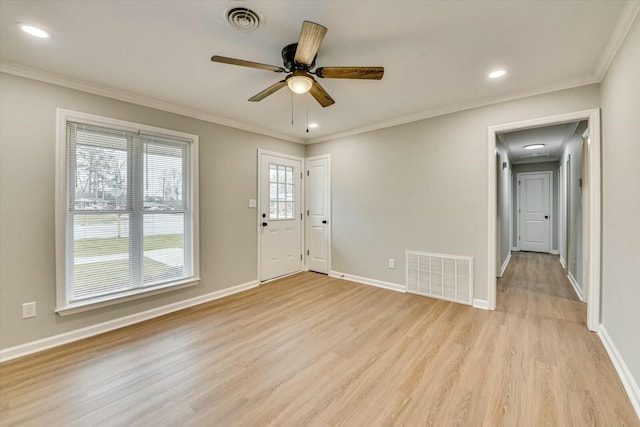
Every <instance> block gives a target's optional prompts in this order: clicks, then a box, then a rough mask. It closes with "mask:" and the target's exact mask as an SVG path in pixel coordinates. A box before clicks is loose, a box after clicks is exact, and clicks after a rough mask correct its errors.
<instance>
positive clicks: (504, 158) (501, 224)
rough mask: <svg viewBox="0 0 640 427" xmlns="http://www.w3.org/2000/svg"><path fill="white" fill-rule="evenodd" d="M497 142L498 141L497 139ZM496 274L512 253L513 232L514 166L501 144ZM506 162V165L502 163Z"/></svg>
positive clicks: (498, 169)
mask: <svg viewBox="0 0 640 427" xmlns="http://www.w3.org/2000/svg"><path fill="white" fill-rule="evenodd" d="M496 142H497V141H496ZM496 151H497V153H496V174H497V176H496V185H497V193H496V205H497V206H496V213H497V216H498V217H497V219H496V234H497V235H496V263H497V265H496V272H497V273H496V274H498V275H499V274H500V268H501V267H502V265H503V264H504V262H505V261H506V259H507V257H508V256H509V254H510V253H511V241H510V237H511V234H510V233H509V226H510V225H511V196H510V194H509V193H510V192H511V188H512V184H511V182H510V181H511V172H512V166H511V163H510V161H509V156H508V154H507V151H506V150H505V149H504V148H503V147H502V146H501V145H496ZM503 163H506V167H504V168H503V167H502V164H503Z"/></svg>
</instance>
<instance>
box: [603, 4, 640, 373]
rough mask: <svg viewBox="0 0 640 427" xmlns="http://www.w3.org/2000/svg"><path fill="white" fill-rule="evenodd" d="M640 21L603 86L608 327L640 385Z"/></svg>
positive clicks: (605, 313) (605, 311)
mask: <svg viewBox="0 0 640 427" xmlns="http://www.w3.org/2000/svg"><path fill="white" fill-rule="evenodd" d="M639 160H640V18H638V17H636V20H635V22H634V24H633V26H632V27H631V30H630V31H629V33H628V35H627V37H626V39H625V41H624V42H623V44H622V46H621V47H620V50H619V51H618V54H617V55H616V57H615V59H614V60H613V63H612V64H611V67H610V68H609V71H608V72H607V74H606V76H605V78H604V80H603V82H602V174H603V176H602V197H603V199H602V201H603V203H602V254H603V260H602V284H603V288H602V303H603V305H602V324H603V325H604V327H605V328H606V330H607V332H608V333H609V335H610V336H611V338H612V340H613V342H614V343H615V345H616V347H617V348H618V351H619V352H620V355H621V356H622V358H623V359H624V360H625V362H626V364H627V366H628V368H629V370H630V372H631V374H632V375H633V377H634V379H635V382H636V384H640V338H639V337H640V333H639V332H638V331H640V310H639V309H638V304H639V303H640V222H639V218H640V190H639V189H640V165H639V164H638V162H639Z"/></svg>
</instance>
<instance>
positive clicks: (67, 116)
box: [54, 108, 200, 316]
mask: <svg viewBox="0 0 640 427" xmlns="http://www.w3.org/2000/svg"><path fill="white" fill-rule="evenodd" d="M68 121H78V122H81V123H89V124H96V125H99V126H109V127H113V128H116V129H122V130H130V131H136V132H138V131H144V132H148V133H150V134H158V135H164V136H173V137H176V138H181V139H186V140H189V141H191V143H190V144H191V147H190V149H189V154H190V155H189V165H188V171H187V178H188V179H189V183H190V185H189V190H190V193H189V195H188V196H187V203H188V204H189V205H190V206H189V210H190V211H191V236H190V241H191V259H192V261H193V271H192V276H191V277H187V278H183V279H180V280H177V281H173V282H170V283H164V284H161V285H157V286H150V287H146V288H145V287H137V288H133V289H130V290H127V291H124V292H119V293H117V294H112V295H105V296H102V297H97V298H91V299H88V300H83V301H78V302H75V303H69V302H68V290H69V289H68V287H67V277H66V272H67V262H68V261H69V260H68V259H67V253H66V239H67V205H66V203H67V200H68V197H67V191H68V188H67V177H68V173H69V171H68V170H67V164H66V151H67V143H66V141H67V131H66V129H67V122H68ZM198 152H199V136H198V135H194V134H190V133H185V132H180V131H175V130H172V129H164V128H159V127H156V126H149V125H144V124H140V123H134V122H129V121H125V120H118V119H113V118H111V117H104V116H98V115H95V114H88V113H82V112H78V111H72V110H66V109H63V108H58V109H56V154H55V162H56V164H55V189H54V191H55V202H54V203H55V205H54V209H55V210H54V218H55V220H54V224H55V266H56V273H55V277H56V307H55V310H54V311H55V312H56V313H58V314H59V315H61V316H65V315H69V314H74V313H79V312H83V311H88V310H93V309H96V308H100V307H105V306H108V305H113V304H119V303H122V302H125V301H130V300H134V299H138V298H142V297H145V296H150V295H155V294H159V293H163V292H169V291H172V290H177V289H182V288H185V287H188V286H194V285H197V284H198V282H199V281H200V243H199V234H200V229H199V209H200V208H199V194H200V191H199V175H198V173H199V171H198V163H199V160H198ZM185 218H186V214H185ZM185 223H186V220H185Z"/></svg>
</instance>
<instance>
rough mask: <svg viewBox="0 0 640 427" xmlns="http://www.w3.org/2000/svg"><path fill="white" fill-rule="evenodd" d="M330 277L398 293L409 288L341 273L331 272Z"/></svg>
mask: <svg viewBox="0 0 640 427" xmlns="http://www.w3.org/2000/svg"><path fill="white" fill-rule="evenodd" d="M329 277H335V278H336V279H344V280H349V281H351V282H357V283H362V284H363V285H370V286H375V287H377V288H382V289H388V290H390V291H396V292H403V293H404V292H406V291H407V288H406V286H404V285H399V284H397V283H391V282H384V281H382V280H376V279H369V278H368V277H360V276H354V275H353V274H347V273H340V272H339V271H330V272H329Z"/></svg>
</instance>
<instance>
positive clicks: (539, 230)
mask: <svg viewBox="0 0 640 427" xmlns="http://www.w3.org/2000/svg"><path fill="white" fill-rule="evenodd" d="M518 184H519V192H520V206H519V215H520V230H519V231H520V234H519V237H520V241H519V243H520V250H521V251H533V252H549V251H550V249H551V233H550V231H551V226H550V224H551V172H537V173H520V174H518Z"/></svg>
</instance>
